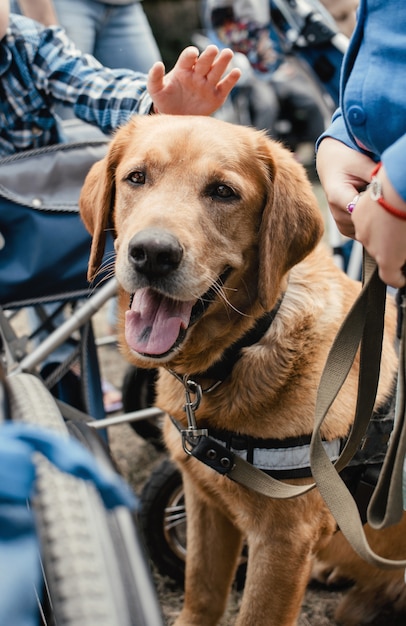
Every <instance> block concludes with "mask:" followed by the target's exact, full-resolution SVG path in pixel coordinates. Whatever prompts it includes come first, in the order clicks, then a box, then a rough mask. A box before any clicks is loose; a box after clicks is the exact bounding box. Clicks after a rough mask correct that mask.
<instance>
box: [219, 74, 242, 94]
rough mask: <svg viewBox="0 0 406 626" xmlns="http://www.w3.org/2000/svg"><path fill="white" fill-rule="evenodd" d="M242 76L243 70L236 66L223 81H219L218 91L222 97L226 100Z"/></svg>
mask: <svg viewBox="0 0 406 626" xmlns="http://www.w3.org/2000/svg"><path fill="white" fill-rule="evenodd" d="M240 78H241V70H239V69H238V68H234V69H232V70H231V71H230V72H229V73H228V74H227V75H226V76H225V77H224V78H223V79H222V80H221V81H219V82H218V83H217V92H218V94H219V95H220V97H222V98H223V99H224V100H225V99H226V98H227V96H228V94H229V93H230V91H231V90H232V89H233V87H235V85H236V84H237V82H238V80H239V79H240Z"/></svg>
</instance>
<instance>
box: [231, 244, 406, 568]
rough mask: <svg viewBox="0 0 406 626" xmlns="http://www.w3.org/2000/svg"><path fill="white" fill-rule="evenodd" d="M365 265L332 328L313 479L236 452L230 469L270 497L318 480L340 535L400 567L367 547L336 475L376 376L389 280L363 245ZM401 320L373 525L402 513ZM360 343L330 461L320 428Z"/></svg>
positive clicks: (380, 562) (362, 426)
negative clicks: (293, 481) (289, 476)
mask: <svg viewBox="0 0 406 626" xmlns="http://www.w3.org/2000/svg"><path fill="white" fill-rule="evenodd" d="M363 268H364V281H363V282H364V284H363V288H362V291H361V293H360V294H359V296H358V298H357V300H356V301H355V303H354V305H353V307H352V308H351V310H350V312H349V313H348V314H347V316H346V318H345V320H344V322H343V324H342V326H341V328H340V330H339V332H338V333H337V336H336V338H335V341H334V343H333V345H332V347H331V350H330V352H329V355H328V358H327V361H326V364H325V367H324V371H323V374H322V377H321V380H320V385H319V390H318V396H317V402H316V413H315V428H314V433H313V437H312V442H311V448H310V462H311V468H312V474H313V477H314V479H315V483H312V484H309V485H305V486H299V485H290V484H287V483H283V482H280V481H278V480H276V479H273V478H271V477H270V476H268V475H266V474H264V473H263V472H261V471H260V470H258V469H256V468H255V467H253V466H252V465H250V464H249V463H247V462H246V461H244V460H243V459H240V458H239V457H235V465H234V467H233V469H232V470H231V471H230V472H228V474H227V475H228V476H229V478H232V479H233V480H235V481H237V482H239V483H240V484H243V485H245V486H246V487H249V488H250V489H254V490H255V491H258V492H260V493H262V494H264V495H267V496H269V497H272V498H292V497H296V496H299V495H303V494H305V493H307V492H308V491H310V490H311V489H313V488H314V487H315V486H317V487H318V489H319V491H320V493H321V495H322V497H323V499H324V500H325V502H326V504H327V505H328V507H329V509H330V511H331V513H332V514H333V516H334V518H335V520H336V521H337V523H338V525H339V527H340V529H341V531H342V532H343V534H344V536H345V537H346V538H347V540H348V542H349V543H350V545H351V546H352V547H353V549H354V550H355V551H356V552H357V553H358V554H359V555H360V556H361V557H362V558H363V559H365V560H366V561H368V562H370V563H372V564H374V565H377V566H378V567H381V568H384V569H394V568H403V567H405V566H406V561H394V560H390V559H385V558H383V557H381V556H379V555H378V554H376V553H375V552H373V550H372V549H371V548H370V546H369V545H368V542H367V539H366V537H365V533H364V530H363V525H362V521H361V517H360V515H359V512H358V508H357V505H356V503H355V501H354V498H353V496H352V495H351V493H350V491H349V490H348V488H347V487H346V485H345V483H344V481H343V480H342V479H341V477H340V476H339V474H338V472H339V471H340V470H341V469H343V468H344V467H345V466H346V465H347V464H348V462H349V461H350V460H351V458H352V457H353V455H354V454H355V452H356V451H357V450H358V448H359V445H360V443H361V440H362V438H363V436H364V434H365V432H366V429H367V427H368V423H369V421H370V418H371V415H372V412H373V407H374V403H375V398H376V391H377V387H378V380H379V371H380V360H381V351H382V338H383V326H384V313H385V298H386V286H385V285H384V283H382V281H381V280H380V278H379V275H378V271H377V268H376V264H375V261H374V260H373V259H372V258H371V257H370V256H369V255H368V254H367V253H366V252H365V251H364V259H363ZM404 326H405V325H404V324H403V331H402V341H401V344H402V345H401V354H400V369H399V389H398V398H397V411H396V418H395V430H394V433H393V435H392V438H391V444H390V448H389V450H388V453H387V456H386V459H385V463H384V467H383V469H382V472H381V476H380V481H379V483H378V487H377V490H376V491H375V493H374V496H373V500H372V501H371V505H370V509H369V511H368V515H369V518H368V521H370V522H371V525H373V526H374V527H375V528H382V527H383V526H385V525H387V524H389V523H394V522H397V521H399V520H400V517H401V515H402V513H403V507H402V472H403V461H404V457H405V452H406V428H405V427H404V422H405V415H404V414H405V387H406V374H405V371H406V364H405V359H406V356H405V334H406V331H405V327H404ZM360 346H361V350H360V373H359V386H358V396H357V406H356V412H355V419H354V424H353V427H352V430H351V433H350V436H349V438H348V440H347V444H346V446H345V448H344V450H343V451H342V453H341V455H340V457H339V459H338V460H337V462H336V463H335V464H333V463H332V462H331V461H330V459H329V457H328V455H327V453H326V451H325V450H324V447H323V445H322V439H321V435H320V429H321V426H322V423H323V421H324V419H325V417H326V414H327V412H328V410H329V409H330V407H331V405H332V403H333V402H334V400H335V398H336V397H337V394H338V392H339V391H340V389H341V387H342V385H343V384H344V382H345V380H346V378H347V375H348V373H349V371H350V369H351V367H352V365H353V362H354V359H355V356H356V354H357V351H358V349H359V347H360Z"/></svg>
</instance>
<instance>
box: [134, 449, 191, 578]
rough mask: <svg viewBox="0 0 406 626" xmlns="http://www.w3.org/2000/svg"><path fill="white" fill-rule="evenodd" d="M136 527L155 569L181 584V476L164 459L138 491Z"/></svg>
mask: <svg viewBox="0 0 406 626" xmlns="http://www.w3.org/2000/svg"><path fill="white" fill-rule="evenodd" d="M140 499H141V511H140V513H139V527H140V531H141V533H142V535H143V537H144V541H145V545H146V547H147V550H148V552H149V554H150V556H151V559H152V561H153V563H154V564H155V565H156V567H157V569H158V571H159V572H160V573H161V574H162V575H164V576H169V577H170V578H172V579H173V580H174V581H175V582H176V583H179V584H183V581H184V576H185V557H186V510H185V501H184V494H183V484H182V476H181V473H180V472H179V470H178V469H177V468H176V466H175V465H174V464H173V463H172V462H171V461H170V460H169V459H165V460H164V461H163V463H161V465H159V466H158V467H157V468H156V469H155V470H154V471H153V472H152V473H151V476H150V478H149V480H148V482H147V483H146V484H145V486H144V489H143V490H142V492H141V496H140Z"/></svg>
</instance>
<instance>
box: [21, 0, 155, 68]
mask: <svg viewBox="0 0 406 626" xmlns="http://www.w3.org/2000/svg"><path fill="white" fill-rule="evenodd" d="M10 4H11V9H12V10H13V11H15V9H16V4H18V3H17V2H16V0H12V2H11V3H10ZM54 6H55V10H56V13H57V16H58V21H59V24H60V25H61V26H62V27H63V28H64V29H65V30H66V32H67V34H68V36H69V38H70V39H71V40H72V41H73V42H74V44H75V45H76V47H77V48H79V50H81V51H82V52H85V53H88V54H92V55H93V56H94V57H96V59H97V60H98V61H100V63H101V64H102V65H105V66H106V67H111V68H114V69H115V68H127V69H131V70H134V71H136V72H143V73H145V74H146V73H147V72H148V71H149V70H150V68H151V66H152V65H153V64H154V63H155V62H156V61H160V60H161V54H160V52H159V48H158V45H157V43H156V41H155V38H154V35H153V33H152V30H151V27H150V25H149V22H148V19H147V16H146V15H145V12H144V9H143V7H142V4H141V2H139V1H136V2H131V1H130V2H129V4H116V5H115V4H108V2H106V3H104V2H96V1H95V0H54ZM17 11H18V9H17ZM19 12H21V11H19Z"/></svg>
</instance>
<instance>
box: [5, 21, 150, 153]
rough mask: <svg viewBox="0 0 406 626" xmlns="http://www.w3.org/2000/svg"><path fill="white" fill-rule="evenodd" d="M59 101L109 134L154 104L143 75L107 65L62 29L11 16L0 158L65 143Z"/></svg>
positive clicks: (7, 41) (7, 35)
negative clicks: (57, 112) (84, 51)
mask: <svg viewBox="0 0 406 626" xmlns="http://www.w3.org/2000/svg"><path fill="white" fill-rule="evenodd" d="M57 102H62V103H65V104H71V105H72V106H73V112H74V114H75V115H76V116H77V117H78V118H80V119H82V120H84V121H86V122H89V123H91V124H94V125H97V126H98V127H99V128H100V129H101V130H102V131H103V132H104V133H106V134H107V133H111V132H112V131H113V130H115V129H116V128H117V127H118V126H120V125H122V124H124V123H125V122H127V121H128V119H129V118H130V117H131V116H132V115H133V114H134V113H138V114H148V113H149V112H150V109H151V105H152V101H151V98H150V96H149V94H148V92H147V90H146V76H145V74H141V73H135V72H132V71H130V70H125V69H120V70H111V69H107V68H105V67H103V66H102V65H100V63H99V62H98V61H96V59H94V57H92V56H90V55H83V54H82V53H81V52H80V51H78V50H77V49H76V48H75V47H74V45H73V43H72V42H71V41H70V40H69V39H68V38H67V36H66V35H65V33H64V31H63V30H62V29H61V28H58V27H52V28H43V27H42V26H41V25H40V24H38V23H37V22H34V21H33V20H30V19H27V18H25V17H23V16H19V15H13V14H12V15H10V26H9V28H8V30H7V34H6V35H5V37H4V38H3V39H2V40H1V41H0V156H5V155H8V154H13V153H15V152H18V151H20V150H27V149H32V148H40V147H42V146H46V145H50V144H55V143H59V142H60V141H62V140H63V137H62V135H61V131H60V128H59V124H58V121H57V116H56V115H55V112H54V110H53V107H54V105H55V104H56V103H57Z"/></svg>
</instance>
